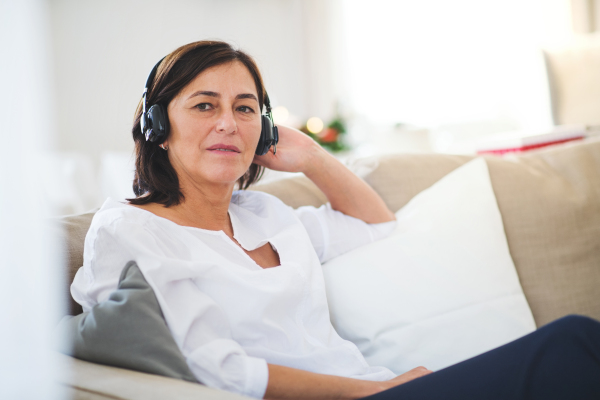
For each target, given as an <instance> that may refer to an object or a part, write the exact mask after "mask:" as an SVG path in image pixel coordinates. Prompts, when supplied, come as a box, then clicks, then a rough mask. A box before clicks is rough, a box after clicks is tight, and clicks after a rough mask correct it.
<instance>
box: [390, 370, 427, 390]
mask: <svg viewBox="0 0 600 400" xmlns="http://www.w3.org/2000/svg"><path fill="white" fill-rule="evenodd" d="M432 372H433V371H430V370H428V369H427V368H425V367H417V368H413V369H411V370H410V371H408V372H405V373H403V374H402V375H398V376H397V377H395V378H394V379H390V380H389V381H386V383H388V384H389V386H388V389H389V388H392V387H394V386H398V385H402V384H403V383H406V382H410V381H412V380H413V379H417V378H420V377H422V376H425V375H429V374H431V373H432Z"/></svg>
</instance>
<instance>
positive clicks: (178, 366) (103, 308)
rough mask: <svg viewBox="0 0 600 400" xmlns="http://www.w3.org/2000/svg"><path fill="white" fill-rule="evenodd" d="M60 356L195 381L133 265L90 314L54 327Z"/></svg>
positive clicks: (137, 269) (139, 272)
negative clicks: (112, 290) (70, 356)
mask: <svg viewBox="0 0 600 400" xmlns="http://www.w3.org/2000/svg"><path fill="white" fill-rule="evenodd" d="M57 331H58V332H57V337H58V338H60V339H61V340H60V341H59V345H60V350H61V352H62V353H64V354H67V355H72V356H74V357H76V358H79V359H82V360H87V361H92V362H96V363H99V364H105V365H111V366H115V367H121V368H128V369H133V370H136V371H141V372H148V373H152V374H157V375H163V376H167V377H171V378H178V379H183V380H187V381H190V382H197V380H196V378H195V377H194V375H193V374H192V372H191V371H190V369H189V367H188V365H187V363H186V361H185V358H184V357H183V355H182V354H181V351H180V350H179V348H178V347H177V344H176V343H175V340H174V339H173V337H172V336H171V332H170V331H169V328H168V327H167V323H166V322H165V320H164V317H163V314H162V311H161V309H160V306H159V304H158V300H157V299H156V296H155V295H154V291H153V290H152V288H151V287H150V285H149V284H148V282H146V279H144V276H143V275H142V272H141V271H140V270H139V268H138V266H137V264H136V263H135V262H133V261H130V262H129V263H127V265H126V266H125V268H123V272H122V273H121V277H120V278H119V285H118V288H117V290H115V291H114V292H113V293H111V294H110V296H109V298H108V300H106V301H103V302H101V303H98V304H96V305H95V306H94V307H93V308H92V310H91V311H90V312H86V313H82V314H79V315H77V316H75V317H71V316H68V317H64V318H63V320H62V321H61V322H60V323H59V325H58V327H57Z"/></svg>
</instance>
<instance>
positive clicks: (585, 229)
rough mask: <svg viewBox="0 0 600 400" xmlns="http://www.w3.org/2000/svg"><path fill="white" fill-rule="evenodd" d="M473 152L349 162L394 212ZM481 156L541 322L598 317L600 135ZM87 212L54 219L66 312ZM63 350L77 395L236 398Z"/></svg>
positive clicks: (303, 194)
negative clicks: (83, 358) (62, 264)
mask: <svg viewBox="0 0 600 400" xmlns="http://www.w3.org/2000/svg"><path fill="white" fill-rule="evenodd" d="M472 158H473V157H469V156H455V155H442V154H395V155H385V156H379V157H376V158H371V159H366V160H359V161H357V162H356V163H355V164H354V165H351V168H354V169H356V170H363V171H364V170H365V168H366V167H367V168H366V169H370V170H371V171H370V172H368V173H366V175H364V177H363V179H364V180H365V181H366V182H367V183H368V184H369V185H371V186H372V187H373V188H374V189H375V190H376V191H377V192H378V193H379V194H380V195H381V197H382V198H383V200H384V201H385V202H386V204H387V205H388V207H389V208H390V210H392V211H394V212H395V211H397V210H398V209H400V208H401V207H403V206H404V205H406V204H407V203H408V201H409V200H410V199H411V198H412V197H414V196H415V195H416V194H417V193H419V192H421V191H422V190H424V189H426V188H428V187H429V186H431V185H432V184H433V183H435V182H436V181H438V180H439V179H440V178H442V177H443V176H445V175H446V174H448V173H449V172H451V171H453V170H454V169H456V168H458V167H459V166H461V165H463V164H464V163H466V162H468V161H469V160H471V159H472ZM486 161H487V164H488V168H489V171H490V177H491V181H492V186H493V189H494V193H495V195H496V199H497V202H498V207H499V209H500V212H501V214H502V219H503V224H504V229H505V232H506V236H507V240H508V245H509V249H510V253H511V256H512V258H513V261H514V264H515V266H516V269H517V273H518V275H519V279H520V282H521V285H522V287H523V291H524V293H525V296H526V298H527V301H528V302H529V305H530V307H531V310H532V312H533V316H534V318H535V321H536V324H537V326H538V327H539V326H541V325H544V324H546V323H548V322H551V321H553V320H555V319H557V318H560V317H562V316H564V315H567V314H582V315H587V316H590V317H593V318H596V319H600V300H599V299H598V295H597V293H598V288H600V139H598V138H595V139H588V140H586V141H584V142H576V143H570V144H565V145H562V146H556V147H551V148H548V149H545V150H539V151H535V152H531V153H525V154H522V155H513V156H505V157H486ZM252 190H261V191H264V192H267V193H270V194H273V195H275V196H277V197H279V198H280V199H281V200H282V201H283V202H285V203H286V204H288V205H290V206H292V207H299V206H302V205H313V206H319V205H321V204H324V203H325V202H326V198H325V196H324V195H323V193H322V192H321V191H320V190H319V189H318V188H317V187H316V186H315V185H314V184H313V183H312V182H311V181H310V180H308V179H307V178H305V177H294V178H289V179H285V180H281V181H276V182H271V183H267V184H262V185H261V184H258V185H256V186H254V187H253V188H252ZM448 212H452V210H448ZM93 215H94V213H93V212H89V213H85V214H80V215H75V216H67V217H62V218H58V219H56V221H55V222H56V224H55V225H56V227H57V228H56V229H57V234H59V235H62V236H63V239H64V240H63V242H64V246H63V252H64V254H63V258H64V260H65V269H64V271H63V274H64V279H63V281H64V284H65V287H64V291H63V295H64V296H65V299H67V301H68V304H69V307H68V314H70V315H77V314H79V313H81V312H82V310H81V307H80V306H79V305H78V304H76V303H75V302H74V301H73V300H72V299H71V297H70V295H69V290H68V289H69V285H70V282H71V281H72V280H73V277H74V275H75V273H76V271H77V269H78V268H79V267H80V266H81V265H82V264H83V242H84V239H85V235H86V233H87V230H88V228H89V225H90V223H91V219H92V218H93ZM62 357H63V358H64V359H65V363H67V364H69V365H70V368H71V369H72V370H73V373H72V374H70V375H69V374H66V375H65V377H64V378H63V382H62V384H63V385H65V386H66V387H68V388H69V393H70V394H72V396H73V398H76V399H104V398H107V399H108V398H121V399H138V398H140V399H141V398H144V399H159V398H181V399H186V398H192V397H195V398H197V397H198V396H201V397H202V398H215V399H217V398H218V399H222V398H231V399H234V398H241V397H240V396H239V395H235V394H231V393H226V392H223V391H218V390H214V389H209V388H207V387H204V386H202V385H199V384H194V383H190V382H184V381H180V380H176V379H171V378H165V377H160V376H155V375H150V374H144V373H140V372H134V371H128V370H124V369H119V368H113V367H107V366H101V365H97V364H92V363H88V362H85V361H81V360H76V359H73V358H70V357H66V356H62ZM167 394H168V395H167Z"/></svg>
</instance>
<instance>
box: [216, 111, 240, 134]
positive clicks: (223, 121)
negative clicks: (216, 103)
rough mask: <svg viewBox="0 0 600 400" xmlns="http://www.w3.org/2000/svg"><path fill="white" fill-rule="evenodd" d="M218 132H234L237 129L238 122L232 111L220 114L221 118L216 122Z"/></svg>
mask: <svg viewBox="0 0 600 400" xmlns="http://www.w3.org/2000/svg"><path fill="white" fill-rule="evenodd" d="M216 129H217V132H220V133H234V132H235V131H237V123H236V121H235V117H234V115H233V112H232V111H223V112H222V113H221V114H220V115H219V119H218V120H217V124H216Z"/></svg>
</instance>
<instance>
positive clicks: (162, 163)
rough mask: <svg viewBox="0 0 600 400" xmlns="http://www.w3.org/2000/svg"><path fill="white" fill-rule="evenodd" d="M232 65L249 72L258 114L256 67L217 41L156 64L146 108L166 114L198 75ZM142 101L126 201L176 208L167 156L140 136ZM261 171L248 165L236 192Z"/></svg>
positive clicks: (261, 94) (261, 96) (176, 190)
mask: <svg viewBox="0 0 600 400" xmlns="http://www.w3.org/2000/svg"><path fill="white" fill-rule="evenodd" d="M233 61H239V62H241V63H242V64H244V65H245V66H246V68H248V71H250V74H251V75H252V77H253V78H254V83H255V84H256V92H257V94H258V102H259V105H260V109H261V110H262V107H263V104H264V100H265V95H266V92H265V88H264V85H263V81H262V77H261V75H260V72H259V70H258V67H257V66H256V63H255V62H254V60H253V59H252V57H250V56H249V55H247V54H246V53H244V52H242V51H241V50H235V49H234V48H233V47H232V46H231V45H229V44H228V43H225V42H220V41H199V42H193V43H189V44H186V45H185V46H181V47H179V48H178V49H176V50H175V51H173V52H172V53H170V54H169V55H167V56H166V57H165V58H164V60H162V62H161V63H160V65H159V67H158V70H157V71H156V75H155V77H154V79H153V82H152V83H151V84H150V86H149V87H148V93H147V95H146V96H147V97H146V103H147V106H148V107H149V106H150V105H152V104H162V105H163V107H164V108H165V110H166V109H167V106H168V105H169V103H170V102H171V100H172V99H173V98H174V97H175V96H177V94H178V93H179V92H180V91H181V90H182V89H183V88H184V87H186V86H187V84H188V83H190V82H191V81H192V80H194V78H196V77H197V76H198V75H199V74H200V73H201V72H202V71H204V70H206V69H208V68H210V67H214V66H217V65H222V64H228V63H230V62H233ZM142 101H143V100H142ZM142 101H140V103H139V104H138V107H137V110H136V111H135V118H134V121H133V129H132V130H131V133H132V134H133V140H134V142H135V177H134V179H133V192H134V193H135V195H136V197H135V198H134V199H127V200H128V201H129V202H130V203H131V204H136V205H141V204H147V203H160V204H163V205H164V206H166V207H170V206H172V205H177V204H179V203H180V202H181V201H182V200H183V198H184V195H183V193H182V192H181V188H180V187H179V179H178V178H177V173H176V172H175V169H174V168H173V166H172V165H171V162H170V161H169V157H168V155H167V152H166V151H164V150H162V149H161V148H160V147H158V143H153V142H148V141H146V138H145V137H144V135H143V134H142V131H141V126H140V118H141V115H142ZM263 171H264V168H263V167H261V166H259V165H256V164H251V165H250V168H248V171H246V173H245V174H244V175H243V176H242V177H241V178H240V179H239V180H238V186H239V188H240V189H247V188H248V186H250V185H251V184H252V183H254V182H256V181H258V180H259V179H260V177H261V175H262V173H263Z"/></svg>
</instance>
